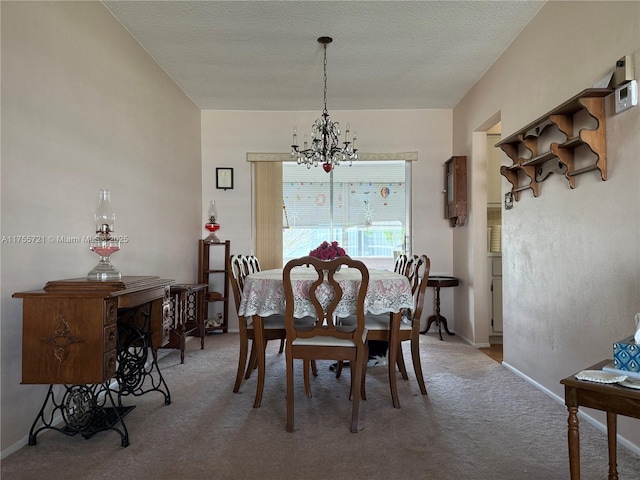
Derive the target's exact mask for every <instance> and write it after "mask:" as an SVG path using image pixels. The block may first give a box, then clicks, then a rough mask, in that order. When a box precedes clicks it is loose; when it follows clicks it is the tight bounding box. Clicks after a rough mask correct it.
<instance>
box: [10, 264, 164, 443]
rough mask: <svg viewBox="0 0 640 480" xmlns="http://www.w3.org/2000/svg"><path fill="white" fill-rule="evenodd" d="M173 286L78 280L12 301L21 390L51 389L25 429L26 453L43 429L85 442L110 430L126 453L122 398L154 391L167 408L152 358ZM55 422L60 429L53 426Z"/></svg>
mask: <svg viewBox="0 0 640 480" xmlns="http://www.w3.org/2000/svg"><path fill="white" fill-rule="evenodd" d="M172 283H173V280H165V279H160V278H158V277H147V276H129V277H123V278H122V280H120V281H108V282H99V281H91V280H87V279H85V278H78V279H71V280H57V281H51V282H48V283H47V284H46V285H45V287H44V288H43V289H42V290H34V291H28V292H18V293H14V294H13V297H14V298H21V299H22V301H23V308H22V311H23V319H22V383H23V384H49V385H50V387H49V392H48V393H47V395H46V397H45V400H44V404H43V406H42V409H41V410H40V413H39V414H38V416H37V417H36V420H35V421H34V423H33V426H32V427H31V431H30V433H29V444H30V445H35V443H36V436H37V434H38V433H39V432H40V431H42V430H44V429H53V430H57V431H59V432H62V433H64V434H66V435H75V434H76V433H80V434H82V436H84V437H85V438H89V437H91V436H92V435H94V434H95V433H96V432H98V431H102V430H115V431H116V432H118V433H120V435H121V438H122V446H125V447H126V446H127V445H128V444H129V438H128V432H127V429H126V425H125V424H124V421H123V417H124V415H126V413H127V412H128V411H130V410H131V409H132V408H133V407H125V406H123V405H122V403H121V397H122V396H126V395H134V396H139V395H143V394H145V393H147V392H151V391H157V392H159V393H161V394H162V395H163V396H164V401H165V404H167V405H168V404H169V403H171V397H170V394H169V389H168V387H167V385H166V383H165V381H164V379H163V377H162V374H161V372H160V369H159V368H158V364H157V353H156V352H157V348H158V347H161V346H163V345H164V344H166V342H167V341H168V338H169V333H170V331H171V328H172V324H171V321H170V318H169V317H170V316H169V315H168V314H167V312H168V308H169V293H170V285H171V284H172ZM113 378H115V379H116V380H117V383H118V386H117V388H114V387H113V386H112V379H113ZM146 379H150V380H151V381H150V382H145V380H146ZM54 384H56V385H64V386H65V388H66V392H64V391H63V393H61V394H59V393H58V392H55V391H54V390H53V389H52V386H53V385H54ZM112 392H115V393H117V402H116V401H115V400H114V399H113V396H112ZM57 394H58V395H60V396H61V397H62V398H61V399H57V398H56V395H57ZM51 409H53V412H52V413H47V412H48V411H49V410H51ZM58 415H60V416H61V418H62V419H63V422H64V426H63V427H62V428H59V427H58V426H57V425H56V424H55V423H54V420H53V419H55V418H56V416H58ZM117 424H121V429H118V428H117V427H116V425H117Z"/></svg>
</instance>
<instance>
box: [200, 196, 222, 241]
mask: <svg viewBox="0 0 640 480" xmlns="http://www.w3.org/2000/svg"><path fill="white" fill-rule="evenodd" d="M208 217H209V218H208V221H207V223H205V225H204V228H205V229H206V230H207V231H209V236H208V237H207V238H205V239H204V241H205V242H206V243H222V241H221V240H220V239H219V238H218V236H217V235H216V232H217V231H218V230H220V224H219V223H218V208H217V207H216V202H215V200H211V205H209V212H208Z"/></svg>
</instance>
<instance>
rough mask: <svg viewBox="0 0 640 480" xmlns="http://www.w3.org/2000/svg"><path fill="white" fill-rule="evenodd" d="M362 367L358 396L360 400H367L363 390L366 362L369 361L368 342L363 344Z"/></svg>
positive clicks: (365, 377)
mask: <svg viewBox="0 0 640 480" xmlns="http://www.w3.org/2000/svg"><path fill="white" fill-rule="evenodd" d="M364 358H365V359H364V362H363V363H364V367H363V368H362V385H361V386H360V396H361V397H362V400H366V399H367V392H366V390H365V385H366V383H365V382H366V379H367V362H368V361H369V342H365V344H364Z"/></svg>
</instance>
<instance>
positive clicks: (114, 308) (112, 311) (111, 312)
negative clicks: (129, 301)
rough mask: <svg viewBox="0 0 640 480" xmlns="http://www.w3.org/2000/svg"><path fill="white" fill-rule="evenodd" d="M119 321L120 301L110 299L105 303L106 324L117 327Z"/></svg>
mask: <svg viewBox="0 0 640 480" xmlns="http://www.w3.org/2000/svg"><path fill="white" fill-rule="evenodd" d="M117 321H118V300H116V299H115V298H109V299H108V300H105V301H104V324H105V325H115V323H116V322H117Z"/></svg>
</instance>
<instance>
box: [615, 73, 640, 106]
mask: <svg viewBox="0 0 640 480" xmlns="http://www.w3.org/2000/svg"><path fill="white" fill-rule="evenodd" d="M615 95H616V99H615V102H616V113H620V112H624V111H625V110H627V109H629V108H631V107H634V106H636V105H638V82H637V81H636V80H631V81H630V82H628V83H625V84H624V85H622V86H620V87H618V88H616V92H615Z"/></svg>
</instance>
